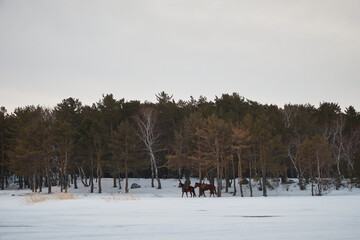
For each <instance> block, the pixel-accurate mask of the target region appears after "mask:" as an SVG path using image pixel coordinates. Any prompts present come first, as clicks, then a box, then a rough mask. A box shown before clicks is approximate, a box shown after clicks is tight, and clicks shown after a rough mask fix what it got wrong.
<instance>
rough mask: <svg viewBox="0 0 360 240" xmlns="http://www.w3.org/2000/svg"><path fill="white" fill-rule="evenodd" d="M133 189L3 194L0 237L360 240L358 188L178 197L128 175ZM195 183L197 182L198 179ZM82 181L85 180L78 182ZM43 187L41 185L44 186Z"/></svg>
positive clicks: (166, 184) (167, 186)
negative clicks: (323, 192)
mask: <svg viewBox="0 0 360 240" xmlns="http://www.w3.org/2000/svg"><path fill="white" fill-rule="evenodd" d="M134 182H136V183H138V184H140V185H141V186H142V187H141V188H140V189H132V190H131V193H130V194H125V193H123V192H119V189H117V188H112V179H104V180H103V193H102V194H97V193H93V194H90V193H89V192H88V191H89V189H87V188H84V187H80V189H72V188H70V189H69V192H70V193H71V195H70V194H69V195H67V196H70V197H73V199H65V200H64V199H63V198H65V197H64V194H60V193H56V192H59V189H57V188H54V189H53V190H54V192H55V193H54V194H51V195H50V196H49V195H47V194H45V193H41V194H39V193H37V194H31V192H30V191H29V190H21V191H19V190H5V191H0V239H51V240H54V239H66V238H69V239H126V240H127V239H147V240H148V239H157V240H161V239H166V240H169V239H170V240H171V239H207V240H208V239H242V240H243V239H256V240H258V239H266V240H272V239H274V240H275V239H276V240H279V239H287V240H289V239H292V240H293V239H301V240H303V239H306V240H309V239H316V240H320V239H326V240H330V239H359V236H360V190H359V189H356V188H353V189H351V190H349V189H347V188H346V189H341V190H338V191H336V190H332V191H330V192H328V193H327V194H326V195H325V196H322V197H311V196H310V195H311V194H310V191H309V190H306V191H299V190H298V187H297V186H296V184H293V185H290V186H289V188H288V190H286V187H284V186H282V185H279V186H278V187H277V188H275V189H274V190H271V191H269V197H267V198H264V197H260V195H261V192H259V191H258V190H255V194H254V195H255V196H257V197H253V198H250V197H248V195H249V191H248V189H245V195H246V197H245V198H240V197H239V196H236V197H232V195H231V194H227V193H223V196H224V197H222V198H214V197H211V198H210V197H207V198H203V197H202V198H190V197H189V198H186V197H184V198H181V190H180V189H179V188H177V185H178V181H177V180H171V179H170V180H162V185H163V189H161V190H157V189H152V188H151V187H150V186H149V185H150V180H148V179H131V180H130V184H131V183H134ZM194 182H195V180H192V183H193V184H194ZM79 185H80V184H79ZM45 190H46V189H44V191H45Z"/></svg>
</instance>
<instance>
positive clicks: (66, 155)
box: [64, 137, 68, 193]
mask: <svg viewBox="0 0 360 240" xmlns="http://www.w3.org/2000/svg"><path fill="white" fill-rule="evenodd" d="M67 164H68V150H67V137H65V162H64V189H65V193H67V192H68V177H67Z"/></svg>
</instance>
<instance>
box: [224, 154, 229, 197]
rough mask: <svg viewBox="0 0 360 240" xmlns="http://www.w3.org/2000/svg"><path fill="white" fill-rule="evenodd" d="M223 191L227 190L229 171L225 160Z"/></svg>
mask: <svg viewBox="0 0 360 240" xmlns="http://www.w3.org/2000/svg"><path fill="white" fill-rule="evenodd" d="M222 159H223V158H222ZM225 192H226V193H228V192H229V172H228V164H227V162H225Z"/></svg>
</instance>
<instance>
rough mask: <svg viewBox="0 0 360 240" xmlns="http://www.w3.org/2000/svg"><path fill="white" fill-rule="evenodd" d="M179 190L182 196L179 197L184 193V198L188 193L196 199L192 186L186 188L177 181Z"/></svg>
mask: <svg viewBox="0 0 360 240" xmlns="http://www.w3.org/2000/svg"><path fill="white" fill-rule="evenodd" d="M179 188H181V189H182V195H181V197H183V196H184V193H186V197H187V196H188V192H190V195H191V197H196V194H195V188H194V187H192V186H188V187H185V185H184V184H183V183H182V182H180V181H179Z"/></svg>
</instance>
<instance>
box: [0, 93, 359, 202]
mask: <svg viewBox="0 0 360 240" xmlns="http://www.w3.org/2000/svg"><path fill="white" fill-rule="evenodd" d="M156 99H157V101H156V102H155V103H152V102H144V103H141V102H140V101H126V100H125V99H119V100H117V99H114V97H113V95H112V94H107V95H103V96H102V98H101V99H100V100H99V101H98V102H96V103H94V104H92V105H91V106H89V105H83V104H82V103H81V101H80V100H79V99H76V98H67V99H64V100H63V101H62V102H61V103H58V104H57V105H56V106H55V107H54V108H45V107H41V106H25V107H18V108H16V109H15V110H14V112H13V113H8V112H7V110H6V108H5V107H1V110H0V114H1V116H0V134H1V142H0V144H1V148H0V151H1V183H0V185H1V186H0V187H1V189H2V190H4V189H6V188H7V186H8V185H9V182H10V181H15V183H16V184H17V185H18V187H19V188H20V189H24V188H30V189H32V191H34V192H35V191H43V189H46V191H47V192H48V193H51V191H52V190H51V187H52V186H60V187H61V191H64V192H67V191H68V188H69V186H73V187H74V188H77V184H83V185H84V186H86V187H89V189H90V191H91V192H94V186H95V185H97V187H96V190H97V192H99V193H101V191H102V189H101V179H102V178H113V182H114V183H113V184H114V187H121V188H123V189H124V190H125V192H128V191H129V186H128V178H130V177H135V178H138V177H139V178H140V177H141V178H149V181H151V185H152V187H154V188H159V189H160V188H161V179H164V178H179V179H181V178H183V177H196V178H199V181H203V180H204V179H206V180H207V181H209V182H210V183H212V184H214V185H215V186H216V187H217V194H218V196H219V197H221V193H222V190H223V191H226V192H227V191H230V190H229V188H231V187H233V188H234V189H233V190H232V189H231V190H232V191H234V192H233V194H234V195H236V194H237V193H236V188H235V184H236V185H238V186H239V189H240V193H238V194H239V195H240V196H243V191H242V186H243V185H244V184H248V185H249V187H250V192H251V191H252V190H251V187H252V184H251V182H252V181H256V182H257V183H258V185H259V188H260V189H261V191H262V193H263V196H267V189H268V188H270V187H271V184H270V182H274V181H280V182H281V183H286V182H288V181H291V180H290V178H296V179H298V183H299V184H298V185H299V188H300V189H305V186H307V185H309V184H310V185H311V189H312V195H313V196H316V195H322V194H323V191H324V190H326V188H327V186H328V185H329V184H333V185H334V186H336V188H340V187H341V186H344V185H346V184H353V185H355V186H357V187H360V114H359V112H357V111H356V110H355V108H354V107H352V106H349V107H347V108H346V109H345V110H344V111H341V108H340V106H339V105H338V104H337V103H329V102H322V103H320V104H319V106H318V107H315V106H313V105H310V104H286V105H284V106H283V107H278V106H276V105H267V104H260V103H258V102H256V101H252V100H249V99H245V98H244V97H242V96H240V95H239V94H237V93H233V94H223V95H222V96H221V97H216V98H215V99H214V101H209V100H207V98H206V97H202V96H201V97H199V99H194V98H193V97H190V100H187V101H184V100H179V101H177V102H176V101H175V100H174V99H173V96H171V95H169V94H167V93H165V92H161V93H159V94H157V95H156ZM270 180H271V181H270ZM223 182H225V185H224V184H223ZM122 185H123V186H122ZM223 185H224V186H223ZM223 188H224V189H223ZM44 191H45V190H44ZM251 195H252V192H251Z"/></svg>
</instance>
